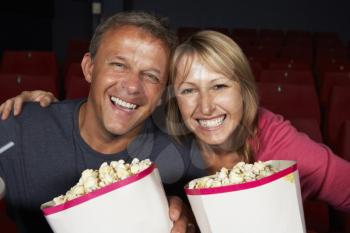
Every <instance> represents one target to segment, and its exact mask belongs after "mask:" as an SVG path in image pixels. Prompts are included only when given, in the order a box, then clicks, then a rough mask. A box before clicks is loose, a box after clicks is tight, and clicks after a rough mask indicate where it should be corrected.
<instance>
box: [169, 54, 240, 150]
mask: <svg viewBox="0 0 350 233" xmlns="http://www.w3.org/2000/svg"><path fill="white" fill-rule="evenodd" d="M188 60H190V67H187V66H188V65H189V64H188ZM186 68H189V69H187V70H188V71H187V70H186ZM177 71H178V75H177V77H176V78H175V82H174V92H175V96H176V99H177V102H178V105H179V109H180V112H181V116H182V118H183V120H184V122H185V125H186V126H187V128H188V129H189V130H190V131H191V132H192V133H194V134H195V136H196V138H197V139H198V140H200V141H201V142H203V143H206V144H208V145H216V146H220V145H222V146H224V145H230V142H231V141H232V140H231V139H232V137H233V132H234V131H235V129H236V127H237V125H238V124H240V122H241V119H242V115H243V99H242V95H241V88H240V86H239V84H238V82H236V81H235V80H233V79H232V78H230V77H226V76H225V75H223V74H221V73H218V72H216V71H214V70H213V69H211V68H210V67H209V66H208V65H207V64H205V63H204V62H203V61H201V60H200V59H199V58H198V57H197V56H193V57H192V56H191V57H186V56H184V57H182V58H181V60H180V62H179V66H178V67H177Z"/></svg>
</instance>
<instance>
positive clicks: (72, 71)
mask: <svg viewBox="0 0 350 233" xmlns="http://www.w3.org/2000/svg"><path fill="white" fill-rule="evenodd" d="M72 78H82V79H84V74H83V70H82V68H81V64H80V63H71V64H70V65H69V67H68V70H67V73H66V75H65V77H64V90H65V91H66V90H67V89H68V87H67V85H68V83H69V80H70V79H72Z"/></svg>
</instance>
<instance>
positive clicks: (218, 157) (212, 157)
mask: <svg viewBox="0 0 350 233" xmlns="http://www.w3.org/2000/svg"><path fill="white" fill-rule="evenodd" d="M198 145H199V150H200V152H201V154H202V158H203V160H204V162H205V164H206V165H207V170H208V172H209V173H215V172H217V171H219V170H220V169H221V168H222V167H226V168H228V169H231V168H232V167H233V166H234V165H235V164H236V163H238V162H240V161H241V157H240V156H239V155H238V153H237V152H236V150H234V149H233V148H234V147H232V146H227V145H226V146H216V145H215V146H212V145H208V144H206V143H203V142H200V141H198Z"/></svg>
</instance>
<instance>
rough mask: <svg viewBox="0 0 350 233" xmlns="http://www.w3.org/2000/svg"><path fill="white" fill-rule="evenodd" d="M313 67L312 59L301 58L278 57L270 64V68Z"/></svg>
mask: <svg viewBox="0 0 350 233" xmlns="http://www.w3.org/2000/svg"><path fill="white" fill-rule="evenodd" d="M311 67H312V66H311V62H310V61H308V60H306V59H301V58H297V59H291V58H278V59H275V60H272V61H271V62H270V64H269V69H275V70H311Z"/></svg>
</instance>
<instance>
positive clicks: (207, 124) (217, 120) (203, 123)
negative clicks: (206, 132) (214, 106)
mask: <svg viewBox="0 0 350 233" xmlns="http://www.w3.org/2000/svg"><path fill="white" fill-rule="evenodd" d="M224 119H225V116H221V117H218V118H215V119H211V120H198V122H199V124H200V125H201V126H203V127H205V128H213V127H217V126H219V125H222V124H223V123H224Z"/></svg>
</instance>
